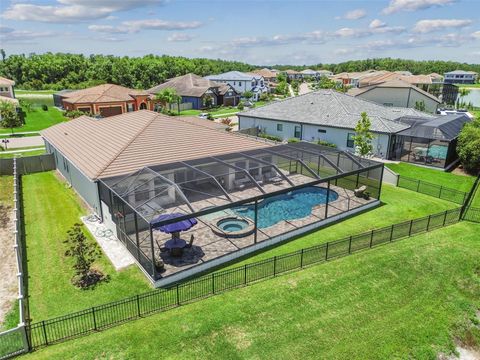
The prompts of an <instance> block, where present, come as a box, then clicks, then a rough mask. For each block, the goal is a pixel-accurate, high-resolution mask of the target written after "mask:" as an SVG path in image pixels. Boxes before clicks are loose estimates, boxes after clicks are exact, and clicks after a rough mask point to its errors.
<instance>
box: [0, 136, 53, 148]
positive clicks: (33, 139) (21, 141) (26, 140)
mask: <svg viewBox="0 0 480 360" xmlns="http://www.w3.org/2000/svg"><path fill="white" fill-rule="evenodd" d="M2 140H3V139H2ZM2 140H0V145H1V144H2V142H1V141H2ZM8 141H9V143H8V144H7V150H10V149H16V148H21V147H29V146H38V147H42V146H44V145H45V143H44V142H43V138H42V137H41V136H27V137H21V138H15V137H13V138H12V137H11V138H8Z"/></svg>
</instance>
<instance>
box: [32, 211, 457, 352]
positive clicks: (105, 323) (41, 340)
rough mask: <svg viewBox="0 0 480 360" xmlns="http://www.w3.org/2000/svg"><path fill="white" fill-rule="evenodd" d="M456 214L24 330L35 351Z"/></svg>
mask: <svg viewBox="0 0 480 360" xmlns="http://www.w3.org/2000/svg"><path fill="white" fill-rule="evenodd" d="M460 214H461V208H457V209H453V210H447V211H445V212H441V213H438V214H433V215H430V216H426V217H422V218H418V219H415V220H410V221H405V222H402V223H399V224H395V225H391V226H387V227H383V228H380V229H375V230H372V231H368V232H365V233H362V234H357V235H352V236H349V237H346V238H343V239H340V240H337V241H333V242H328V243H324V244H321V245H317V246H313V247H309V248H305V249H301V250H298V251H295V252H292V253H288V254H284V255H281V256H275V257H273V258H270V259H266V260H262V261H259V262H256V263H252V264H246V265H243V266H239V267H236V268H232V269H229V270H224V271H220V272H216V273H212V274H208V275H204V276H202V277H199V278H196V279H193V280H190V281H187V282H183V283H178V284H176V285H175V286H172V287H170V288H168V289H159V290H154V291H150V292H148V293H144V294H140V295H136V296H132V297H129V298H126V299H123V300H119V301H116V302H112V303H109V304H104V305H100V306H95V307H92V308H90V309H86V310H82V311H79V312H76V313H72V314H68V315H65V316H61V317H57V318H53V319H49V320H45V321H40V322H37V323H33V324H31V325H29V326H28V334H29V336H28V338H29V339H28V340H29V345H30V347H31V348H38V347H41V346H44V345H49V344H53V343H57V342H60V341H63V340H66V339H69V338H73V337H77V336H81V335H84V334H87V333H90V332H94V331H99V330H102V329H105V328H108V327H112V326H114V325H116V324H119V323H123V322H125V321H129V320H133V319H137V318H140V317H144V316H146V315H149V314H151V313H154V312H159V311H164V310H167V309H170V308H173V307H177V306H180V305H182V304H184V303H188V302H192V301H194V300H197V299H201V298H205V297H209V296H212V295H214V294H217V293H220V292H223V291H226V290H229V289H232V288H237V287H241V286H246V285H248V284H250V283H252V282H256V281H259V280H262V279H267V278H270V277H274V276H277V275H280V274H283V273H285V272H288V271H292V270H297V269H301V268H304V267H306V266H309V265H313V264H318V263H322V262H325V261H327V260H331V259H335V258H337V257H341V256H346V255H349V254H351V253H354V252H357V251H360V250H363V249H369V248H372V247H374V246H377V245H381V244H386V243H389V242H392V241H395V240H399V239H402V238H405V237H408V236H411V235H416V234H420V233H423V232H427V231H430V230H434V229H438V228H441V227H444V226H447V225H451V224H455V223H457V222H458V221H459V218H460Z"/></svg>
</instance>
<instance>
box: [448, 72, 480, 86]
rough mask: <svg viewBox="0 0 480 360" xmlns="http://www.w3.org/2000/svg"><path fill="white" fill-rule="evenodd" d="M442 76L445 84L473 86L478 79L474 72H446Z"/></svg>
mask: <svg viewBox="0 0 480 360" xmlns="http://www.w3.org/2000/svg"><path fill="white" fill-rule="evenodd" d="M443 76H444V82H445V83H446V84H475V83H476V82H477V78H478V74H477V73H476V72H474V71H463V70H455V71H450V72H446V73H445V74H444V75H443Z"/></svg>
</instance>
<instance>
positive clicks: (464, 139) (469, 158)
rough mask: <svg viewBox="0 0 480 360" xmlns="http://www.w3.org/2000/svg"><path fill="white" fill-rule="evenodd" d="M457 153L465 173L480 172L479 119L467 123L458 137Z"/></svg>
mask: <svg viewBox="0 0 480 360" xmlns="http://www.w3.org/2000/svg"><path fill="white" fill-rule="evenodd" d="M457 153H458V157H459V158H460V161H461V163H462V164H463V167H464V168H465V170H466V171H468V172H470V173H473V174H476V173H477V172H478V171H480V119H477V120H474V121H472V122H470V123H467V124H466V125H465V126H464V127H463V129H462V131H461V132H460V135H459V136H458V144H457Z"/></svg>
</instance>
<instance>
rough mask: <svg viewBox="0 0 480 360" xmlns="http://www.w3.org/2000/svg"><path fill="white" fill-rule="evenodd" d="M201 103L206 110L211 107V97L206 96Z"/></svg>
mask: <svg viewBox="0 0 480 360" xmlns="http://www.w3.org/2000/svg"><path fill="white" fill-rule="evenodd" d="M203 103H204V105H205V107H207V108H209V107H212V105H213V97H211V96H210V95H206V96H205V98H204V99H203Z"/></svg>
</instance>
